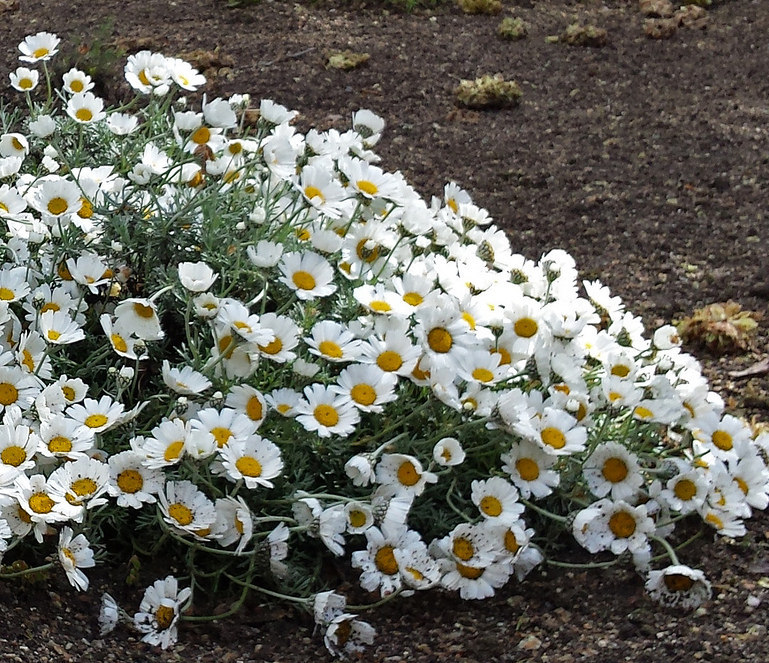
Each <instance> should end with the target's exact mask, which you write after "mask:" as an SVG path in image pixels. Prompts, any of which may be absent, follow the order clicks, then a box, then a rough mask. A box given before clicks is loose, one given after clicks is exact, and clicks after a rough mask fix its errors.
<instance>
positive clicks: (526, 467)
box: [515, 458, 539, 481]
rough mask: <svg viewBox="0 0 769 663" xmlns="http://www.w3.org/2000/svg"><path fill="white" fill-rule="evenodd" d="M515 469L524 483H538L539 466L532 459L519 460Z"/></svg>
mask: <svg viewBox="0 0 769 663" xmlns="http://www.w3.org/2000/svg"><path fill="white" fill-rule="evenodd" d="M515 469H516V470H518V474H520V475H521V479H523V480H524V481H536V480H537V478H538V477H539V465H537V464H536V463H535V462H534V461H533V460H532V459H531V458H519V459H518V460H516V461H515Z"/></svg>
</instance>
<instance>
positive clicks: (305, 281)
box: [291, 269, 315, 290]
mask: <svg viewBox="0 0 769 663" xmlns="http://www.w3.org/2000/svg"><path fill="white" fill-rule="evenodd" d="M291 280H292V281H293V282H294V285H295V286H296V287H297V288H299V290H312V289H313V288H315V277H314V276H313V275H312V274H310V272H305V271H304V270H302V269H299V270H297V271H296V272H294V273H293V274H292V275H291Z"/></svg>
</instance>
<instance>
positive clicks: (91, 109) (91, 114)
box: [65, 92, 107, 124]
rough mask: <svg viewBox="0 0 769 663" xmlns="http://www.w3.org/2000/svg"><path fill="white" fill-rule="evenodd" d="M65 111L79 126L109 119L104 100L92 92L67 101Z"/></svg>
mask: <svg viewBox="0 0 769 663" xmlns="http://www.w3.org/2000/svg"><path fill="white" fill-rule="evenodd" d="M65 110H66V111H67V115H69V116H70V117H71V118H72V119H73V120H75V122H77V123H78V124H94V123H96V122H101V121H102V120H103V119H104V118H105V117H107V114H106V113H105V112H104V100H103V99H101V98H99V97H97V96H96V95H94V94H93V93H92V92H78V93H77V94H73V95H72V96H71V97H70V98H69V100H68V101H67V107H66V109H65Z"/></svg>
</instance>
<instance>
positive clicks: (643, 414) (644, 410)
mask: <svg viewBox="0 0 769 663" xmlns="http://www.w3.org/2000/svg"><path fill="white" fill-rule="evenodd" d="M633 414H634V415H635V416H636V417H638V418H639V419H652V418H653V417H654V412H652V411H651V410H650V409H649V408H648V407H644V406H643V405H637V406H636V408H635V410H633Z"/></svg>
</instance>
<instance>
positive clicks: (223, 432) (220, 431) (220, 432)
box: [211, 426, 232, 449]
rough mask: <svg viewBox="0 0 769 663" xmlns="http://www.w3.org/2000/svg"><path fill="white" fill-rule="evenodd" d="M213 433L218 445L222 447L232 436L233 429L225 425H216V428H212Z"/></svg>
mask: <svg viewBox="0 0 769 663" xmlns="http://www.w3.org/2000/svg"><path fill="white" fill-rule="evenodd" d="M211 435H213V436H214V439H215V440H216V446H218V447H219V448H220V449H221V448H222V447H223V446H224V445H225V444H227V440H229V439H230V438H231V437H232V431H231V430H230V429H229V428H225V427H224V426H214V428H212V429H211Z"/></svg>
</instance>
